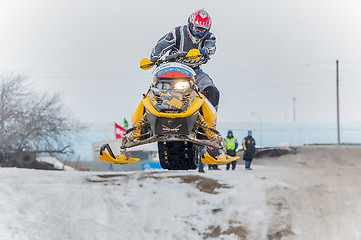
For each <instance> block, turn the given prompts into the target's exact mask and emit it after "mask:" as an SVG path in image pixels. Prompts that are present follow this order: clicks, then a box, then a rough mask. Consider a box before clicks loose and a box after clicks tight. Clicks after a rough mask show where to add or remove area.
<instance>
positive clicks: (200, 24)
mask: <svg viewBox="0 0 361 240" xmlns="http://www.w3.org/2000/svg"><path fill="white" fill-rule="evenodd" d="M211 25H212V21H211V17H210V16H209V14H208V13H207V12H206V11H205V10H204V9H201V10H197V11H195V12H194V13H192V14H191V15H190V16H189V18H188V25H184V26H179V27H176V28H174V29H173V30H172V31H171V32H169V33H167V34H166V35H165V36H163V37H162V38H161V39H159V40H158V42H157V44H156V46H155V47H154V48H153V50H152V53H151V55H150V60H151V61H152V62H157V61H158V60H159V59H160V58H161V57H162V56H163V55H164V54H166V53H167V52H168V53H169V54H170V55H171V54H175V53H187V52H188V51H189V50H191V49H193V48H196V49H199V51H200V53H201V54H202V57H201V58H200V59H199V60H196V61H189V60H181V63H183V64H185V65H187V66H189V67H191V68H193V70H194V71H195V72H196V85H197V86H198V88H199V90H200V92H202V93H203V94H204V95H205V96H206V97H207V98H208V99H209V101H210V102H211V103H212V104H213V106H214V107H215V108H216V109H218V103H219V91H218V89H217V88H216V86H215V85H214V83H213V80H212V79H211V78H210V77H209V75H208V74H207V73H205V72H203V70H202V69H201V68H200V66H201V65H202V64H205V63H206V62H207V61H208V59H209V56H211V55H213V54H214V53H215V52H216V37H215V35H214V34H213V33H211V32H209V30H210V29H211Z"/></svg>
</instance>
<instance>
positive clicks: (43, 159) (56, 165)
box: [36, 156, 75, 171]
mask: <svg viewBox="0 0 361 240" xmlns="http://www.w3.org/2000/svg"><path fill="white" fill-rule="evenodd" d="M36 160H38V161H39V162H46V163H50V164H52V165H54V168H56V169H63V170H64V171H74V170H75V169H74V168H72V167H69V166H67V165H65V164H64V163H62V162H60V161H59V160H58V159H56V158H55V157H45V156H42V157H37V158H36Z"/></svg>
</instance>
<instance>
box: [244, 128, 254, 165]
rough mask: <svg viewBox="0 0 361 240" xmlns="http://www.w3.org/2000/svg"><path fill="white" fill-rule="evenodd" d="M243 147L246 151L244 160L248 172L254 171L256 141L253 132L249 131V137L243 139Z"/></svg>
mask: <svg viewBox="0 0 361 240" xmlns="http://www.w3.org/2000/svg"><path fill="white" fill-rule="evenodd" d="M242 146H243V150H244V155H243V160H245V161H246V163H245V167H246V170H252V168H251V163H252V159H253V156H254V153H255V152H256V141H255V140H254V138H253V137H252V131H251V130H249V131H248V136H247V137H245V138H244V139H243V142H242Z"/></svg>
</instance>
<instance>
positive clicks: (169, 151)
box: [99, 49, 239, 170]
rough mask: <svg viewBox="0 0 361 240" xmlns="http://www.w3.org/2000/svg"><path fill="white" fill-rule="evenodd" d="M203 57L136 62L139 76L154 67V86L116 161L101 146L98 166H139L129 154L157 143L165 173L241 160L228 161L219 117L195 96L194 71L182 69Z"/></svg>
mask: <svg viewBox="0 0 361 240" xmlns="http://www.w3.org/2000/svg"><path fill="white" fill-rule="evenodd" d="M201 57H202V55H201V54H200V52H199V50H198V49H192V50H190V51H189V52H188V53H186V54H180V53H176V54H172V55H168V56H166V57H164V58H163V59H161V60H159V61H157V62H155V63H153V62H151V61H150V60H149V59H146V58H145V59H143V60H142V61H141V62H140V67H141V69H143V70H148V69H151V68H152V67H153V66H157V68H156V69H155V70H154V72H153V77H154V78H153V83H152V84H151V86H150V88H149V89H148V91H147V93H145V94H143V99H142V100H141V102H140V103H139V105H138V107H137V109H136V110H135V112H134V114H133V116H132V122H133V125H132V127H131V128H130V129H128V130H127V131H126V135H125V137H123V139H122V144H121V147H120V155H114V153H113V152H112V150H111V148H110V146H109V145H108V144H104V145H103V146H102V147H101V149H100V154H99V158H100V160H102V161H107V162H111V163H117V164H126V163H131V162H137V161H139V160H140V159H138V158H132V157H130V156H128V155H127V149H128V148H131V147H135V146H139V145H143V144H148V143H153V142H158V153H159V161H160V164H161V166H162V168H164V169H169V170H188V169H196V168H197V167H198V163H199V158H201V161H202V162H203V163H204V164H225V163H228V162H231V161H234V160H237V159H238V158H239V157H231V156H228V155H226V143H225V141H224V139H223V137H222V136H221V134H220V133H219V132H218V131H217V130H216V120H217V112H216V110H215V108H214V107H213V105H212V103H211V102H210V101H209V100H208V99H207V98H206V97H205V96H204V95H203V94H202V93H200V91H199V90H198V87H197V85H196V84H195V81H196V79H195V75H196V73H195V72H194V70H193V69H192V68H190V67H188V66H186V65H185V64H182V61H183V60H186V61H196V60H199V59H200V58H201ZM210 148H215V149H219V152H220V155H219V156H215V155H214V154H213V153H212V151H211V150H210ZM199 153H202V154H199Z"/></svg>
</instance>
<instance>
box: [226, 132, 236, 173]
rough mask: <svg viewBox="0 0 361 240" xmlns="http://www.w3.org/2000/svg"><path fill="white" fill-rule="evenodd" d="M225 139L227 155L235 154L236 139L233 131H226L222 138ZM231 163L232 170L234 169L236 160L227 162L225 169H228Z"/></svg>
mask: <svg viewBox="0 0 361 240" xmlns="http://www.w3.org/2000/svg"><path fill="white" fill-rule="evenodd" d="M224 140H225V141H226V147H227V154H228V155H229V156H232V157H234V156H236V149H237V147H238V142H237V139H236V138H235V137H234V136H233V132H232V131H231V130H229V131H228V134H227V137H226V138H225V139H224ZM231 164H232V170H234V169H236V164H237V161H233V162H230V163H227V166H226V170H229V168H230V166H231Z"/></svg>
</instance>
